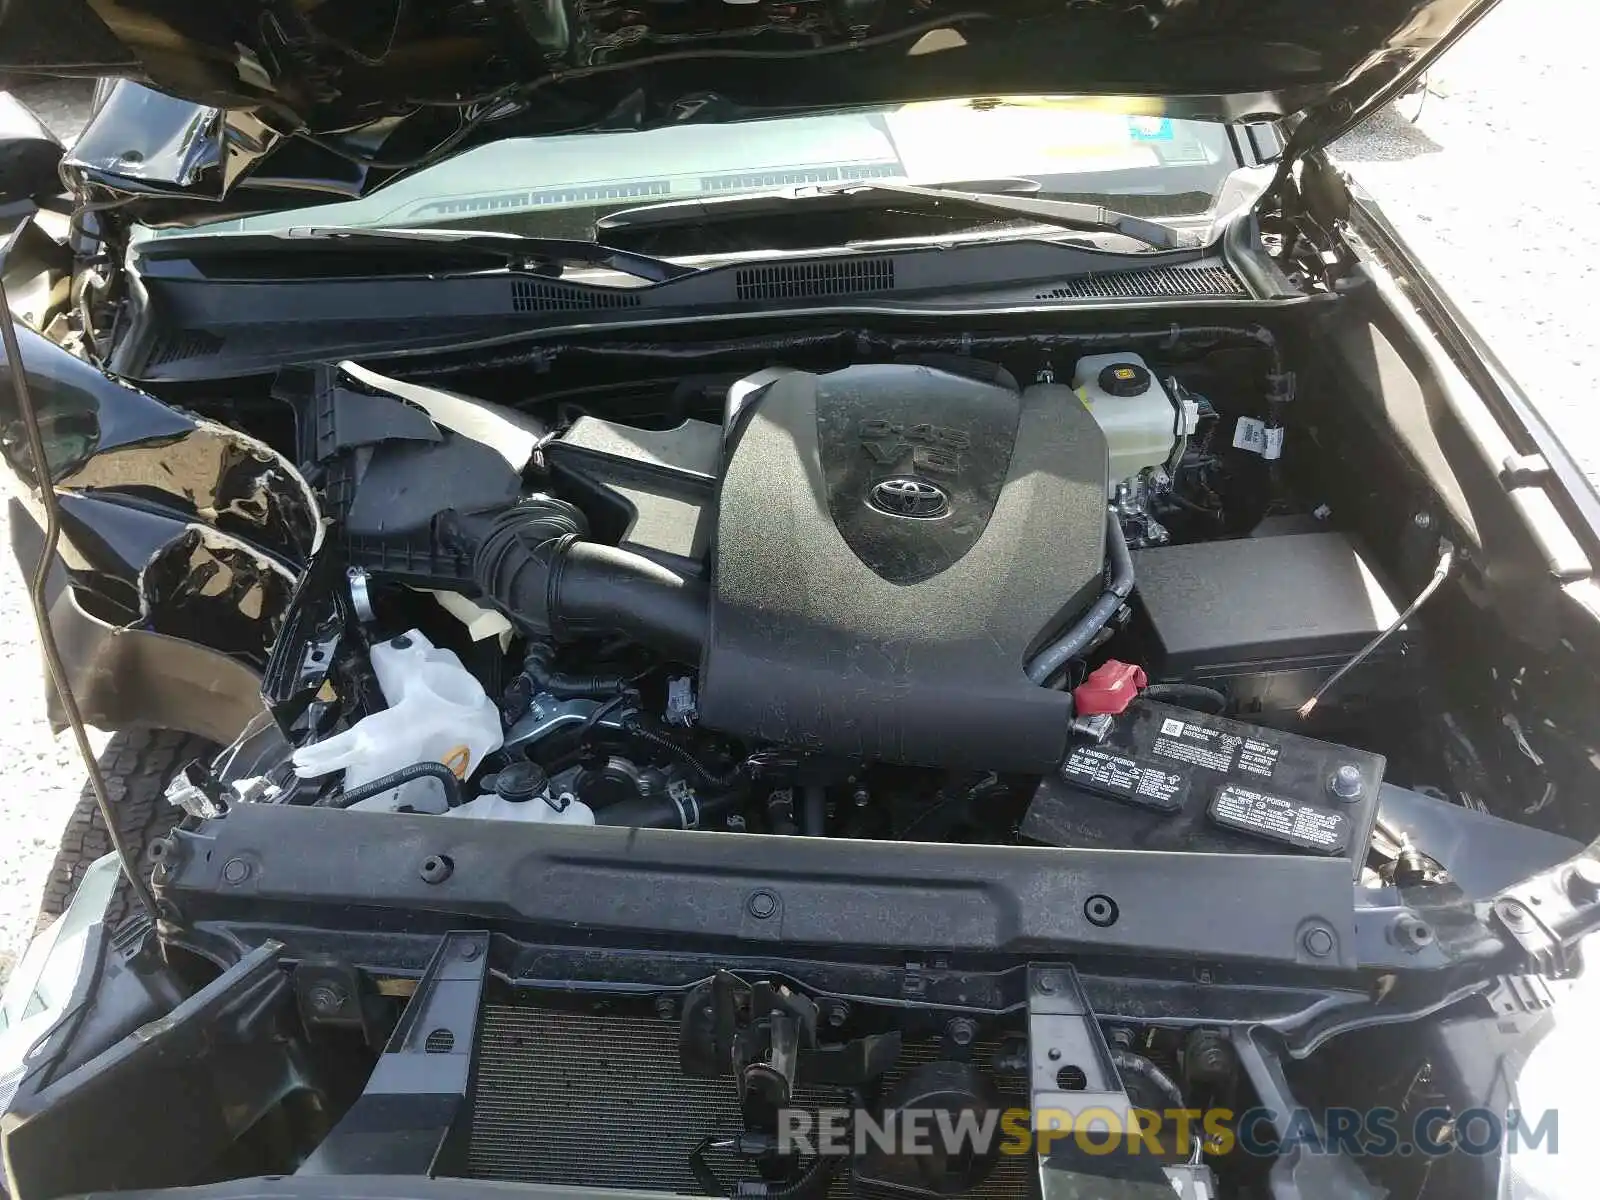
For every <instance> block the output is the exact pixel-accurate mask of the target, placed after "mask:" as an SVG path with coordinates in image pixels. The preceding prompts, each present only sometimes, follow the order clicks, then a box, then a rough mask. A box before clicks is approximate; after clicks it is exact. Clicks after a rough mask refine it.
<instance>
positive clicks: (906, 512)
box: [867, 475, 950, 521]
mask: <svg viewBox="0 0 1600 1200" xmlns="http://www.w3.org/2000/svg"><path fill="white" fill-rule="evenodd" d="M867 503H868V504H870V505H871V506H872V507H873V508H875V509H877V510H878V511H879V512H881V513H883V514H885V515H886V516H891V517H913V518H916V519H917V520H922V521H926V520H931V519H932V518H934V517H942V516H944V515H945V513H947V512H949V511H950V497H949V496H947V495H945V492H944V489H943V488H941V487H939V486H938V485H937V484H933V483H929V482H928V481H927V480H926V479H917V478H915V477H914V476H910V475H897V476H895V477H894V478H893V479H885V480H882V481H880V482H878V483H875V484H873V485H872V491H871V493H870V494H869V495H868V497H867Z"/></svg>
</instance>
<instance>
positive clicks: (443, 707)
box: [294, 629, 502, 813]
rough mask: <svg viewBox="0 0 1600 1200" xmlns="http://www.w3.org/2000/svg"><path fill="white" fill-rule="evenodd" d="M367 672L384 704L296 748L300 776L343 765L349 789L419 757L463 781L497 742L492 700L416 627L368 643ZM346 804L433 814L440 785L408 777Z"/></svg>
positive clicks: (439, 803) (440, 798) (441, 806)
mask: <svg viewBox="0 0 1600 1200" xmlns="http://www.w3.org/2000/svg"><path fill="white" fill-rule="evenodd" d="M372 670H373V674H375V675H376V676H377V677H378V686H379V688H381V689H382V691H383V698H384V699H385V700H386V701H388V704H389V707H388V708H386V709H384V710H383V711H382V712H375V713H372V714H371V715H370V716H366V717H362V718H361V720H359V721H357V722H356V723H355V724H354V725H352V726H351V727H350V728H349V729H346V730H345V731H344V732H343V733H336V734H334V735H333V736H332V737H329V738H324V739H323V740H322V741H320V742H317V743H315V744H314V745H310V746H302V747H301V748H300V749H298V750H296V751H295V752H294V769H295V773H296V774H297V775H299V776H300V777H301V778H302V779H313V778H316V777H318V776H321V775H327V774H329V773H330V772H333V771H337V770H340V769H341V768H343V770H344V786H345V788H346V789H349V788H356V787H360V786H361V785H362V784H364V783H368V782H370V781H372V780H374V779H377V778H379V777H380V776H383V775H387V774H389V773H390V772H392V771H398V770H400V769H401V768H402V767H409V766H411V765H412V764H414V763H419V762H442V763H444V765H445V766H447V767H449V768H450V769H451V770H452V771H454V772H455V773H456V775H457V776H458V777H460V778H462V779H465V778H467V776H469V775H470V774H472V772H473V771H475V770H476V769H477V768H478V764H479V763H481V762H482V761H483V758H484V756H485V755H486V754H490V753H492V752H493V751H495V750H498V749H499V748H500V743H501V739H502V733H501V727H500V710H499V709H497V708H496V707H495V704H494V701H493V700H491V699H489V696H488V694H487V693H486V692H485V691H484V690H483V685H482V684H480V683H479V682H478V681H477V679H476V678H474V676H473V674H472V672H470V671H468V670H467V669H466V668H465V667H463V666H462V665H461V660H460V659H459V658H457V657H456V656H455V655H454V654H453V653H452V652H450V651H449V650H445V649H442V648H440V647H438V646H435V645H434V644H433V643H432V642H430V641H429V640H428V639H427V638H426V637H424V636H423V635H422V633H421V632H420V631H418V630H415V629H413V630H410V631H409V632H407V633H403V634H401V635H400V636H399V637H395V638H390V639H389V640H388V641H387V642H380V643H378V644H377V645H375V646H373V647H372ZM351 807H352V808H356V809H369V810H370V809H376V810H379V811H383V812H394V811H396V810H398V809H400V808H402V807H405V808H409V809H411V810H413V811H416V812H430V813H439V812H443V811H444V810H445V798H444V789H443V788H442V787H440V786H439V783H438V781H437V780H434V779H426V778H423V779H413V780H411V781H410V782H408V783H404V784H402V785H400V786H399V787H397V788H395V789H393V790H392V791H388V792H381V793H379V794H378V795H376V796H373V797H371V798H370V799H367V800H361V801H358V802H357V803H356V804H354V805H352V806H351Z"/></svg>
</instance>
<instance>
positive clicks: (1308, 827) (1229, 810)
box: [1211, 783, 1349, 854]
mask: <svg viewBox="0 0 1600 1200" xmlns="http://www.w3.org/2000/svg"><path fill="white" fill-rule="evenodd" d="M1211 819H1212V820H1214V821H1216V823H1217V824H1219V825H1224V826H1226V827H1227V828H1229V829H1238V830H1240V831H1242V832H1244V833H1253V834H1255V835H1256V836H1257V837H1263V838H1266V839H1267V840H1269V841H1273V842H1281V843H1283V844H1284V845H1286V846H1295V847H1298V848H1299V849H1302V850H1312V851H1315V852H1316V853H1318V854H1337V853H1339V852H1340V851H1341V850H1343V849H1344V843H1345V828H1346V826H1347V825H1348V824H1349V822H1348V821H1347V819H1346V818H1345V816H1344V814H1343V813H1337V812H1333V811H1331V810H1329V809H1326V808H1318V807H1316V806H1315V805H1311V804H1299V803H1296V802H1295V801H1293V800H1286V799H1284V797H1282V796H1274V795H1272V794H1270V793H1268V792H1258V791H1256V790H1255V789H1254V788H1247V787H1240V786H1239V785H1237V784H1233V783H1227V784H1223V786H1222V787H1221V788H1219V789H1218V791H1217V797H1216V799H1215V800H1213V801H1212V802H1211Z"/></svg>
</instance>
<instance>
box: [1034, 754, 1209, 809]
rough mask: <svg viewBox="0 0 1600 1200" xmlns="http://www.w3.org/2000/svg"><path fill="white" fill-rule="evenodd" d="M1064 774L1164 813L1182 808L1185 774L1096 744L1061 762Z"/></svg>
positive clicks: (1068, 778)
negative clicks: (1136, 759) (1097, 746)
mask: <svg viewBox="0 0 1600 1200" xmlns="http://www.w3.org/2000/svg"><path fill="white" fill-rule="evenodd" d="M1061 776H1062V778H1063V779H1066V780H1067V781H1069V782H1073V783H1081V784H1085V785H1088V786H1090V787H1093V788H1095V789H1096V790H1098V791H1101V792H1109V793H1111V794H1114V795H1117V796H1120V797H1122V798H1124V799H1127V800H1131V801H1133V802H1134V803H1136V804H1142V805H1144V806H1145V807H1147V808H1154V809H1159V810H1160V811H1162V812H1175V811H1176V810H1177V809H1179V808H1180V807H1182V800H1181V799H1180V796H1179V793H1180V792H1181V791H1182V790H1183V784H1184V778H1183V776H1182V775H1178V774H1173V773H1171V772H1169V771H1165V770H1162V769H1161V768H1160V767H1152V766H1146V765H1144V764H1141V763H1139V762H1136V761H1135V760H1133V759H1131V758H1128V757H1126V756H1124V755H1121V754H1112V753H1111V752H1110V751H1107V750H1100V749H1097V748H1095V747H1092V746H1079V747H1077V748H1076V749H1074V750H1073V752H1072V753H1071V754H1070V755H1068V756H1067V761H1066V762H1064V763H1062V764H1061Z"/></svg>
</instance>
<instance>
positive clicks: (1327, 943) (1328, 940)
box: [1300, 925, 1333, 958]
mask: <svg viewBox="0 0 1600 1200" xmlns="http://www.w3.org/2000/svg"><path fill="white" fill-rule="evenodd" d="M1300 945H1301V946H1303V947H1304V948H1305V952H1306V953H1307V954H1309V955H1311V957H1312V958H1327V957H1328V955H1330V954H1332V953H1333V934H1332V933H1330V932H1328V930H1326V929H1323V928H1322V927H1321V926H1320V925H1316V926H1313V927H1312V928H1310V929H1308V930H1306V931H1305V933H1303V934H1301V935H1300Z"/></svg>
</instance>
